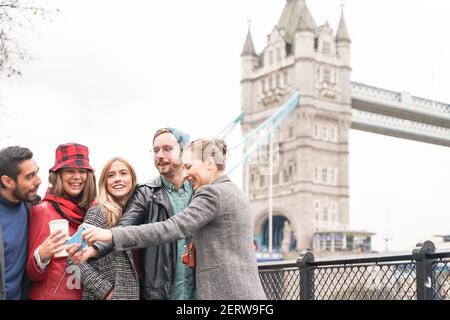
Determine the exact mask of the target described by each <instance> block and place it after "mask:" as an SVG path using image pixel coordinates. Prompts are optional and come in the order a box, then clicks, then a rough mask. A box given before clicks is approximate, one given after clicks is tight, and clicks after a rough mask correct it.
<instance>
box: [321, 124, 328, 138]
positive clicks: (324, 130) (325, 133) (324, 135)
mask: <svg viewBox="0 0 450 320" xmlns="http://www.w3.org/2000/svg"><path fill="white" fill-rule="evenodd" d="M322 140H328V128H327V126H323V127H322Z"/></svg>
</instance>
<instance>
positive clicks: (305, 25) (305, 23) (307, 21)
mask: <svg viewBox="0 0 450 320" xmlns="http://www.w3.org/2000/svg"><path fill="white" fill-rule="evenodd" d="M301 2H303V4H304V7H303V9H302V12H301V13H300V17H299V19H298V22H297V26H296V28H295V30H309V31H314V29H315V28H316V27H317V25H316V22H315V21H314V18H313V16H312V14H311V12H310V11H309V9H308V7H307V6H306V4H305V2H304V0H301Z"/></svg>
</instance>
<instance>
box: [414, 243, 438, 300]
mask: <svg viewBox="0 0 450 320" xmlns="http://www.w3.org/2000/svg"><path fill="white" fill-rule="evenodd" d="M435 250H436V247H435V246H434V243H433V242H431V241H425V242H424V243H423V244H422V243H418V244H417V245H416V248H415V249H413V251H412V257H413V259H414V260H415V261H416V274H417V276H416V286H417V300H432V299H433V289H432V285H431V284H432V281H433V275H432V272H431V269H432V264H433V262H434V259H429V258H428V257H427V254H430V253H433V252H434V251H435Z"/></svg>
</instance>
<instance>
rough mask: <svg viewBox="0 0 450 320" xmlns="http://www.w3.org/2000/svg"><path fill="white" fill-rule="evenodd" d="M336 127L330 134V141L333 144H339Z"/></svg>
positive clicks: (332, 128)
mask: <svg viewBox="0 0 450 320" xmlns="http://www.w3.org/2000/svg"><path fill="white" fill-rule="evenodd" d="M336 131H337V130H336V127H331V132H330V140H331V141H333V142H337V133H336Z"/></svg>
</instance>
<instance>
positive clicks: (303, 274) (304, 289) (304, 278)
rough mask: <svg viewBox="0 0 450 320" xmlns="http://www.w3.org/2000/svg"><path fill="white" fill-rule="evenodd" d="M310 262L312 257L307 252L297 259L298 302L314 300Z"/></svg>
mask: <svg viewBox="0 0 450 320" xmlns="http://www.w3.org/2000/svg"><path fill="white" fill-rule="evenodd" d="M311 262H314V255H313V254H312V253H311V252H309V251H306V252H303V253H302V254H301V255H300V257H299V258H298V259H297V265H298V268H299V269H300V300H314V296H313V286H314V279H313V276H314V275H313V273H312V267H311V266H310V263H311Z"/></svg>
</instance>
